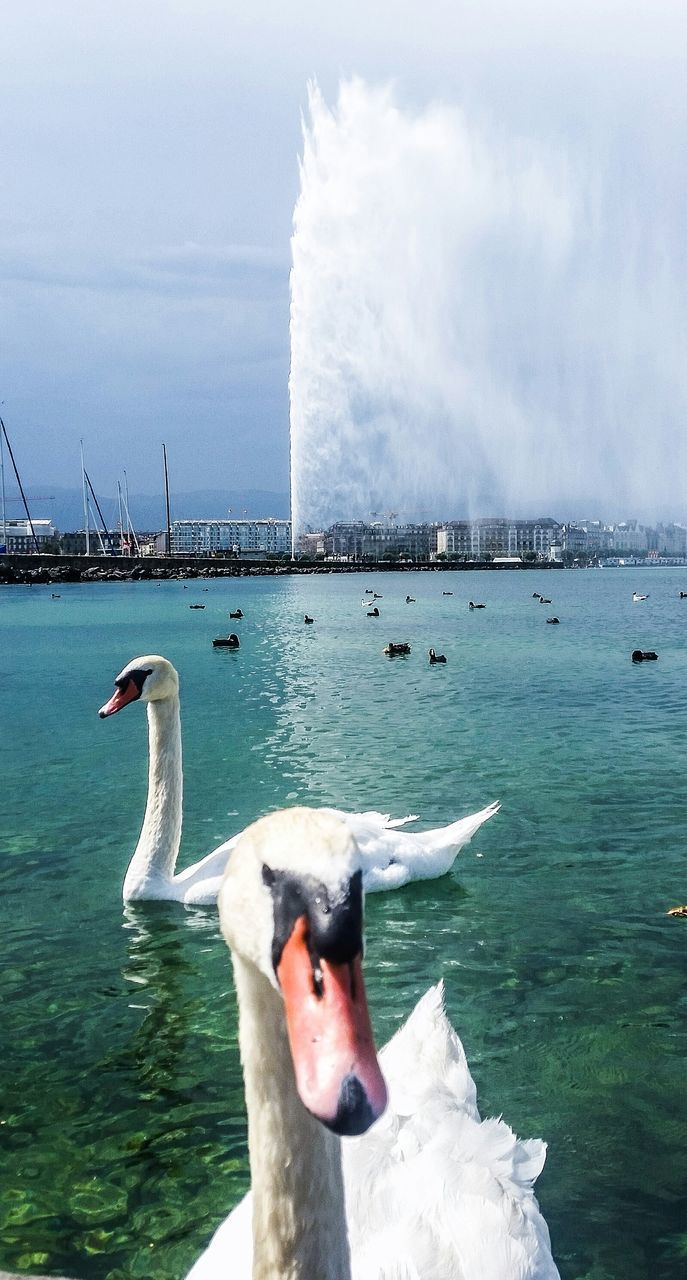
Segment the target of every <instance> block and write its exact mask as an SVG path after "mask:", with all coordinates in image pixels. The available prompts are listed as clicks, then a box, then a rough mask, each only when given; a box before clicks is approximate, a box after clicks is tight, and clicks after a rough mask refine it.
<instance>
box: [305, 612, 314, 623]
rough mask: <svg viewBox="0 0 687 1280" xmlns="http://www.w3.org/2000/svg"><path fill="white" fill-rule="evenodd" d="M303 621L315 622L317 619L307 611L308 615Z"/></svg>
mask: <svg viewBox="0 0 687 1280" xmlns="http://www.w3.org/2000/svg"><path fill="white" fill-rule="evenodd" d="M303 621H304V622H314V621H315V619H314V618H311V617H309V615H308V614H307V613H306V615H305V617H304V619H303Z"/></svg>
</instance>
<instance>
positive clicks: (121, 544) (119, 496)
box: [117, 480, 124, 556]
mask: <svg viewBox="0 0 687 1280" xmlns="http://www.w3.org/2000/svg"><path fill="white" fill-rule="evenodd" d="M117 506H118V509H119V554H120V556H123V555H124V529H123V526H122V486H121V484H120V483H119V480H118V481H117Z"/></svg>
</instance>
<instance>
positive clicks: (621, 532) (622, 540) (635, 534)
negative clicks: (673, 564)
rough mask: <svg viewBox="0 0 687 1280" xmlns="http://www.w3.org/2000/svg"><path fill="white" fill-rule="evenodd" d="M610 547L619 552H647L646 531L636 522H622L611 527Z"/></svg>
mask: <svg viewBox="0 0 687 1280" xmlns="http://www.w3.org/2000/svg"><path fill="white" fill-rule="evenodd" d="M611 545H612V547H613V550H614V551H619V552H635V551H648V549H649V540H648V536H647V530H646V529H645V528H644V526H643V525H640V524H637V521H636V520H623V521H622V522H621V523H620V524H616V525H614V526H613V535H612V539H611Z"/></svg>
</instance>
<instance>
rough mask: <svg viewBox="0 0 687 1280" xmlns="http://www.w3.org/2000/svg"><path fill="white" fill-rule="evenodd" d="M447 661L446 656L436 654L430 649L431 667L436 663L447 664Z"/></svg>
mask: <svg viewBox="0 0 687 1280" xmlns="http://www.w3.org/2000/svg"><path fill="white" fill-rule="evenodd" d="M445 661H446V658H445V656H444V654H443V653H435V652H434V650H433V649H430V651H429V665H430V666H432V664H433V663H435V662H445Z"/></svg>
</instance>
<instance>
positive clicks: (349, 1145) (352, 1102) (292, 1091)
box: [187, 808, 560, 1280]
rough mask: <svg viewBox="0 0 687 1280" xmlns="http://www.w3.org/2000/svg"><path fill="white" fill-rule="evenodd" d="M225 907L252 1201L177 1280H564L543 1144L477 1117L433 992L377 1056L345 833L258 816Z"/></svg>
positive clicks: (281, 816) (357, 895)
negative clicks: (546, 1203) (543, 1194)
mask: <svg viewBox="0 0 687 1280" xmlns="http://www.w3.org/2000/svg"><path fill="white" fill-rule="evenodd" d="M218 905H219V911H220V922H221V927H222V932H223V934H224V938H225V941H226V942H227V945H228V946H229V948H230V949H231V953H232V960H233V968H234V985H235V989H236V996H237V1000H238V1005H239V1043H240V1049H241V1062H242V1066H243V1073H244V1085H245V1093H246V1107H247V1111H248V1149H249V1154H250V1166H251V1191H250V1192H249V1193H248V1195H247V1196H245V1197H244V1199H243V1200H242V1201H241V1202H240V1203H239V1205H238V1206H237V1208H236V1209H234V1211H233V1212H232V1213H231V1214H230V1215H229V1217H228V1218H226V1219H225V1221H224V1222H223V1223H222V1225H221V1226H220V1227H219V1229H218V1230H217V1232H216V1233H215V1235H214V1236H213V1238H212V1240H211V1242H210V1244H209V1246H208V1248H207V1249H206V1250H205V1252H204V1253H203V1254H202V1255H201V1257H200V1258H199V1259H198V1261H197V1262H196V1263H195V1265H194V1266H193V1267H192V1268H191V1271H190V1272H189V1274H188V1276H187V1280H225V1278H226V1277H227V1276H229V1275H231V1277H232V1280H255V1278H256V1277H260V1278H261V1280H262V1278H265V1280H268V1278H269V1280H276V1278H277V1277H279V1278H281V1277H285V1278H286V1277H288V1278H289V1280H418V1278H419V1277H423V1276H425V1277H430V1276H431V1277H435V1278H437V1280H492V1278H493V1280H560V1277H559V1273H558V1270H557V1268H556V1265H555V1263H554V1260H553V1257H552V1254H551V1243H550V1239H549V1232H548V1228H547V1225H546V1222H545V1220H544V1218H543V1216H542V1214H541V1212H540V1209H539V1206H538V1204H537V1201H536V1199H535V1196H534V1193H533V1190H532V1184H533V1183H534V1181H535V1179H536V1178H537V1177H538V1175H539V1174H540V1172H541V1170H542V1167H543V1165H544V1161H545V1159H546V1145H545V1143H543V1142H542V1141H540V1140H538V1139H533V1140H530V1141H522V1140H520V1139H518V1138H517V1137H516V1136H515V1134H514V1133H513V1131H512V1129H510V1128H509V1126H508V1125H507V1124H506V1123H505V1122H504V1121H503V1120H502V1119H500V1118H498V1119H487V1120H482V1119H481V1117H480V1114H479V1111H478V1109H477V1094H476V1089H475V1084H474V1081H473V1079H472V1076H471V1074H470V1070H469V1067H468V1063H467V1059H466V1056H465V1051H464V1049H463V1046H462V1044H461V1042H460V1040H459V1038H458V1035H457V1034H456V1032H455V1031H454V1029H453V1027H452V1026H451V1024H450V1022H449V1021H448V1018H447V1016H446V1012H445V1009H444V999H443V984H442V983H439V984H438V985H437V986H435V987H431V988H430V989H429V991H427V992H426V994H425V995H424V996H423V997H422V998H421V1000H420V1001H419V1003H418V1004H417V1005H416V1006H415V1009H414V1011H413V1012H412V1013H411V1015H410V1017H409V1019H408V1021H407V1022H406V1023H405V1025H404V1026H403V1027H401V1029H400V1030H399V1031H398V1032H397V1033H396V1035H395V1036H394V1037H393V1039H392V1040H391V1041H390V1042H389V1044H388V1045H387V1046H386V1048H384V1049H383V1050H382V1052H381V1054H380V1055H379V1058H377V1055H376V1053H375V1048H374V1041H373V1034H372V1030H371V1024H370V1015H369V1012H368V1007H367V997H366V993H365V985H364V978H363V969H362V951H363V897H362V893H361V860H360V855H359V851H358V849H357V848H356V843H355V840H354V839H353V837H352V836H351V833H350V831H348V829H347V828H346V827H345V825H344V824H343V823H342V822H341V821H340V820H338V819H336V818H334V817H333V816H332V815H330V814H324V813H322V812H321V811H316V810H312V809H300V808H299V809H289V810H286V811H283V812H281V813H272V814H269V815H268V816H267V817H266V818H262V819H261V820H260V821H259V822H256V823H255V824H254V825H253V826H252V827H249V828H248V830H247V831H246V832H245V833H244V835H243V836H242V838H241V842H240V846H239V856H238V857H237V858H232V860H231V862H230V864H229V867H228V870H227V874H226V876H225V879H224V883H223V885H222V888H221V891H220V894H219V899H218ZM371 1126H374V1127H373V1128H371ZM342 1136H344V1137H345V1140H344V1141H342Z"/></svg>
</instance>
